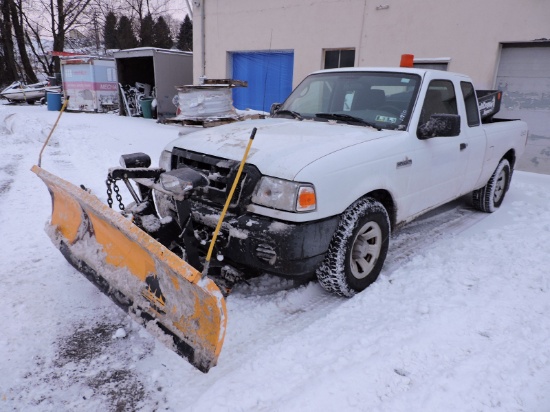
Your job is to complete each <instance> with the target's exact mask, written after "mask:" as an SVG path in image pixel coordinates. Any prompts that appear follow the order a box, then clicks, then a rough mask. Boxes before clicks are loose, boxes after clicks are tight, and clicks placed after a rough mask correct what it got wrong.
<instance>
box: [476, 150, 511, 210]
mask: <svg viewBox="0 0 550 412" xmlns="http://www.w3.org/2000/svg"><path fill="white" fill-rule="evenodd" d="M511 176H512V168H511V167H510V163H509V162H508V160H506V159H502V160H501V161H500V163H499V164H498V166H497V168H496V170H495V172H494V173H493V175H492V176H491V178H490V179H489V181H488V182H487V184H486V185H485V186H483V187H482V188H481V189H477V190H474V191H473V192H472V205H473V206H474V207H475V208H476V209H478V210H481V211H482V212H487V213H492V212H494V211H495V210H497V209H498V208H499V207H500V205H501V204H502V201H503V200H504V195H506V192H507V191H508V188H509V187H510V179H511Z"/></svg>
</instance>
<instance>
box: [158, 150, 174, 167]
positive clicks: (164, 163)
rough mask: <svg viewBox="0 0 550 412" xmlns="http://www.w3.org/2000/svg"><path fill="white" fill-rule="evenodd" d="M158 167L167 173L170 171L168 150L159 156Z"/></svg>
mask: <svg viewBox="0 0 550 412" xmlns="http://www.w3.org/2000/svg"><path fill="white" fill-rule="evenodd" d="M159 167H160V168H162V169H164V170H166V171H169V170H172V152H169V151H168V150H163V151H162V153H161V154H160V159H159Z"/></svg>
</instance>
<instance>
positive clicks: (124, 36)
mask: <svg viewBox="0 0 550 412" xmlns="http://www.w3.org/2000/svg"><path fill="white" fill-rule="evenodd" d="M116 40H117V48H119V49H131V48H134V47H137V45H138V40H137V38H136V35H135V34H134V30H133V29H132V22H131V21H130V19H129V18H128V17H126V16H122V17H121V18H120V20H119V21H118V25H117V29H116Z"/></svg>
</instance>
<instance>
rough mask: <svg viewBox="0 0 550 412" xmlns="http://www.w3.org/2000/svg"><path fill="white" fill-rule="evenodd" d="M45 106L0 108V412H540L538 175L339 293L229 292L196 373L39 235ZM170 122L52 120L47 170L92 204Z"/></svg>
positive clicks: (542, 262)
mask: <svg viewBox="0 0 550 412" xmlns="http://www.w3.org/2000/svg"><path fill="white" fill-rule="evenodd" d="M57 116H58V112H51V111H47V110H46V107H44V106H8V105H2V104H0V239H1V247H0V282H1V286H0V308H1V317H0V371H1V373H0V411H74V410H81V411H99V410H102V411H103V410H105V411H123V410H128V411H130V410H140V411H152V410H159V411H160V410H170V411H378V412H382V411H385V412H401V411H403V412H404V411H407V412H410V411H438V412H439V411H463V412H472V411H510V412H512V411H514V412H515V411H523V412H548V411H550V390H549V388H550V275H549V271H550V176H546V175H538V174H533V173H527V172H516V173H515V174H514V179H513V183H512V187H511V189H510V192H509V193H508V194H507V198H506V199H505V201H504V204H503V206H502V207H501V208H500V210H498V211H497V212H496V213H493V214H483V213H479V212H476V211H473V210H472V209H471V208H469V206H468V205H467V204H466V203H465V202H464V201H462V200H459V201H456V202H454V203H452V204H450V205H448V206H445V207H443V208H440V209H438V210H437V211H435V212H433V213H430V214H429V215H428V216H426V217H424V218H423V219H421V220H418V221H416V222H413V223H412V224H410V225H408V226H407V227H405V228H404V229H403V230H402V231H400V232H398V233H396V234H394V235H393V237H392V243H391V247H390V252H389V255H388V259H387V262H386V266H385V268H384V270H383V272H382V274H381V276H380V278H379V280H378V281H377V282H376V283H375V284H373V285H372V286H371V287H370V288H368V289H367V290H366V291H365V292H363V293H361V294H359V295H357V296H355V297H354V298H352V299H344V298H338V297H336V296H332V295H329V294H327V293H325V292H324V291H323V290H322V289H321V288H320V286H319V285H317V284H316V283H310V284H307V285H303V286H300V287H292V286H293V285H291V284H290V283H289V282H285V281H283V280H279V279H274V278H268V277H263V278H260V279H257V281H255V282H254V283H253V284H252V285H250V286H246V287H240V288H237V289H236V290H235V292H234V293H233V294H232V295H231V296H230V297H229V298H228V299H227V306H228V312H229V314H228V330H227V334H226V339H225V345H224V348H223V350H222V353H221V356H220V358H219V361H218V365H217V366H216V367H215V368H213V369H212V370H211V371H210V372H209V373H208V374H202V373H201V372H199V371H197V370H196V369H194V368H193V367H192V366H190V365H189V364H188V363H187V362H186V361H185V360H183V359H181V358H179V357H178V356H177V355H176V354H174V353H172V352H171V351H169V350H168V349H166V348H165V347H164V346H163V345H162V344H160V343H158V342H156V341H155V340H154V339H153V338H152V337H151V336H150V335H149V334H148V333H147V332H146V331H144V330H142V328H141V327H139V326H138V325H137V324H136V323H134V322H133V321H132V320H131V319H130V318H129V317H128V316H126V314H125V313H124V312H122V311H121V310H120V309H119V308H118V307H116V306H115V305H114V304H113V303H112V302H111V301H110V300H109V299H108V298H107V297H105V296H103V295H102V294H101V293H100V292H98V291H97V290H96V288H95V287H94V286H93V285H92V284H91V283H89V282H88V281H87V280H86V279H85V278H84V277H83V276H82V275H80V274H79V273H78V272H76V271H75V270H74V269H73V268H72V267H71V266H70V265H69V264H68V263H67V262H66V261H65V259H64V258H63V257H62V255H61V253H59V251H58V250H57V249H55V247H54V246H53V245H52V243H51V242H50V240H49V238H48V237H47V235H46V234H45V233H44V231H43V228H44V224H45V222H46V221H47V219H48V218H49V216H50V212H51V210H50V208H51V201H50V196H49V194H48V192H47V190H46V187H45V186H44V185H43V183H42V182H41V181H40V180H39V179H38V178H37V177H36V176H35V175H34V174H33V173H31V172H30V168H31V166H32V165H33V164H35V163H36V162H37V158H38V153H39V152H40V149H41V147H42V144H43V142H44V141H45V138H46V136H47V135H48V133H49V131H50V129H51V127H52V125H53V124H54V123H55V120H56V118H57ZM181 130H182V127H181V126H174V125H160V124H157V123H155V121H154V120H148V119H142V118H124V117H118V116H114V115H106V114H83V113H80V114H79V113H65V114H63V116H62V118H61V121H60V122H59V125H58V128H57V129H56V131H55V133H54V135H53V137H52V140H51V142H50V144H49V145H48V147H47V148H46V149H45V153H44V157H43V160H42V166H43V167H44V168H45V169H47V170H49V171H50V172H52V173H54V174H57V175H59V176H61V177H63V178H65V179H67V180H69V181H72V182H73V183H77V184H80V183H83V184H84V185H86V186H87V187H88V188H91V189H92V191H93V192H94V193H96V195H97V196H98V197H100V199H102V200H103V201H105V200H106V194H105V183H104V181H105V177H106V171H107V168H108V167H110V166H115V165H117V164H118V157H119V155H120V154H122V153H131V152H136V151H144V152H146V153H149V154H150V155H151V156H152V158H153V159H158V155H159V154H160V151H161V150H162V148H163V146H164V144H165V143H167V142H168V141H170V140H172V139H174V138H175V137H177V135H178V132H179V131H181Z"/></svg>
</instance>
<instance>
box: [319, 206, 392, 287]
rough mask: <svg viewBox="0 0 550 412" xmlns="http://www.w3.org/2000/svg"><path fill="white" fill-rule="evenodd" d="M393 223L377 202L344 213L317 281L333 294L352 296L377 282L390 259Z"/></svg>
mask: <svg viewBox="0 0 550 412" xmlns="http://www.w3.org/2000/svg"><path fill="white" fill-rule="evenodd" d="M389 235H390V220H389V217H388V213H387V211H386V209H385V208H384V206H383V205H382V204H381V203H380V202H378V201H377V200H375V199H372V198H364V199H360V200H358V201H357V202H355V203H354V204H353V205H351V206H350V207H349V208H348V209H346V211H345V212H344V213H343V215H342V218H341V219H340V223H339V225H338V228H337V229H336V232H335V233H334V236H333V238H332V240H331V243H330V246H329V249H328V252H327V255H326V257H325V260H324V261H323V263H322V264H321V266H320V267H319V269H317V273H316V274H317V279H318V280H319V283H320V284H321V286H322V287H323V288H324V289H326V290H327V291H329V292H332V293H336V294H337V295H340V296H348V297H351V296H353V295H355V294H356V293H357V292H361V291H362V290H364V289H365V288H367V286H369V285H370V284H371V283H372V282H374V281H375V280H376V279H377V278H378V275H379V274H380V271H381V270H382V265H383V264H384V260H385V259H386V254H387V253H388V245H389Z"/></svg>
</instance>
